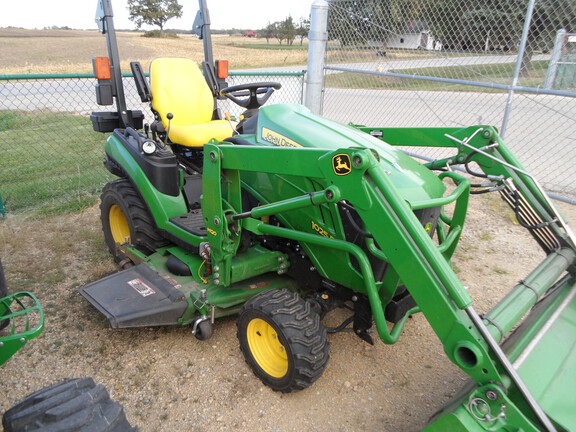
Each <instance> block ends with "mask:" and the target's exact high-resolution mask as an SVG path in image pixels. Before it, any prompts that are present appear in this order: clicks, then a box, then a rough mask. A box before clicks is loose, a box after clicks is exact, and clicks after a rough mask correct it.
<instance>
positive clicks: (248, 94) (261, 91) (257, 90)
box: [220, 82, 282, 109]
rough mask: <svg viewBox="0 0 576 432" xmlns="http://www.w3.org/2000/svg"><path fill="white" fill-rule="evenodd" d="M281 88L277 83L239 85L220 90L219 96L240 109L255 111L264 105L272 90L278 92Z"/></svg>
mask: <svg viewBox="0 0 576 432" xmlns="http://www.w3.org/2000/svg"><path fill="white" fill-rule="evenodd" d="M281 87H282V84H280V83H278V82H258V83H252V84H240V85H236V86H231V87H226V88H223V89H222V90H220V95H221V96H224V97H227V98H228V99H230V100H231V101H232V102H234V103H235V104H237V105H240V106H241V107H242V108H246V109H255V108H260V107H261V106H262V105H264V104H265V103H266V101H267V100H268V99H269V98H270V96H272V93H274V90H279V89H280V88H281ZM259 95H262V96H259Z"/></svg>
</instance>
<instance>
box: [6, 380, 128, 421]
mask: <svg viewBox="0 0 576 432" xmlns="http://www.w3.org/2000/svg"><path fill="white" fill-rule="evenodd" d="M2 425H3V426H4V431H5V432H28V431H38V432H39V431H43V432H56V431H58V432H78V431H81V432H132V431H137V429H136V428H134V427H132V426H130V423H128V420H127V419H126V415H125V414H124V409H123V408H122V406H121V405H120V404H119V403H118V402H115V401H113V400H112V399H110V395H109V394H108V391H107V390H106V388H105V387H104V386H103V385H101V384H96V383H95V382H94V380H93V379H92V378H77V379H71V380H68V381H64V382H61V383H59V384H55V385H53V386H50V387H46V388H44V389H42V390H40V391H37V392H36V393H32V394H31V395H29V396H28V397H27V398H26V399H24V400H23V401H22V402H20V403H19V404H17V405H15V406H14V407H12V408H10V409H9V410H8V411H6V413H5V414H4V416H3V417H2Z"/></svg>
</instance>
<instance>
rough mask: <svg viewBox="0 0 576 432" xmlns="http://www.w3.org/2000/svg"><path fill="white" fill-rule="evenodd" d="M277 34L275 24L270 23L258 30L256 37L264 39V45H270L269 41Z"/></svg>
mask: <svg viewBox="0 0 576 432" xmlns="http://www.w3.org/2000/svg"><path fill="white" fill-rule="evenodd" d="M277 34H278V26H277V23H270V22H268V25H267V26H266V27H264V28H263V29H261V30H258V37H263V38H266V43H267V44H269V43H270V39H272V38H275V37H276V35H277Z"/></svg>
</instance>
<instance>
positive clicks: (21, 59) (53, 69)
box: [0, 28, 308, 74]
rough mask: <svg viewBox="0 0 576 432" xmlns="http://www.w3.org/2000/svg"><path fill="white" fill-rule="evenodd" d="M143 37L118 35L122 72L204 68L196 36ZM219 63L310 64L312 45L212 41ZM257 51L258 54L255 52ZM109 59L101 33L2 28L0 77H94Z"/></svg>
mask: <svg viewBox="0 0 576 432" xmlns="http://www.w3.org/2000/svg"><path fill="white" fill-rule="evenodd" d="M142 34H143V33H140V32H121V31H119V32H118V45H119V49H120V58H121V59H123V61H122V70H123V71H126V72H127V71H129V70H130V66H129V63H130V61H140V62H141V63H142V66H143V67H144V70H146V71H147V70H148V66H149V64H150V62H151V61H152V60H153V59H155V58H156V57H188V58H192V59H193V60H195V61H197V62H201V61H202V59H203V56H204V52H203V48H202V41H201V40H199V39H198V38H196V36H194V35H191V34H180V35H178V37H177V38H161V39H159V38H147V37H142ZM212 41H213V45H214V57H215V58H221V59H227V60H229V61H230V68H231V69H242V68H257V67H271V66H292V65H304V64H306V57H307V55H308V51H307V44H306V43H304V44H303V45H302V46H300V42H298V41H295V42H294V45H292V47H286V46H285V45H282V46H280V45H278V43H277V42H276V41H275V40H274V41H272V40H271V41H270V45H267V44H266V40H265V39H252V38H244V37H242V36H240V35H238V36H228V35H213V36H212ZM250 46H254V47H255V48H256V49H254V48H250ZM105 55H107V49H106V38H105V37H104V35H102V34H100V33H99V32H98V31H97V30H26V29H16V28H0V74H47V73H50V74H54V73H91V72H92V64H91V58H92V56H105Z"/></svg>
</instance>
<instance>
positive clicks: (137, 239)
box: [100, 179, 168, 263]
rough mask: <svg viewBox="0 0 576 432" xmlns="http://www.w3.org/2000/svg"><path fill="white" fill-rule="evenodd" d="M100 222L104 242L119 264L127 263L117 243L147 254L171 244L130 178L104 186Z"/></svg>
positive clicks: (101, 197)
mask: <svg viewBox="0 0 576 432" xmlns="http://www.w3.org/2000/svg"><path fill="white" fill-rule="evenodd" d="M100 220H101V221H102V231H103V232H104V240H105V242H106V245H107V246H108V250H109V251H110V253H111V254H112V256H113V257H114V260H115V261H116V262H117V263H122V262H123V261H125V260H126V256H125V255H124V254H123V253H122V252H120V251H119V250H118V248H117V246H116V244H117V243H119V244H123V243H130V244H132V245H134V247H136V249H138V250H139V251H140V252H142V253H144V254H146V255H150V254H152V253H153V252H154V251H155V250H156V249H157V248H159V247H162V246H166V245H167V244H168V241H166V240H165V239H164V238H163V237H162V236H161V235H160V233H159V232H158V229H157V228H156V226H155V224H154V221H153V219H152V216H151V215H150V213H149V212H148V208H147V206H146V203H145V202H144V201H143V200H142V198H140V195H139V194H138V193H137V192H136V190H135V189H134V187H133V186H132V184H131V183H130V181H129V180H127V179H120V180H116V181H114V182H112V183H108V184H107V185H106V186H104V189H103V190H102V195H101V196H100Z"/></svg>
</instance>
